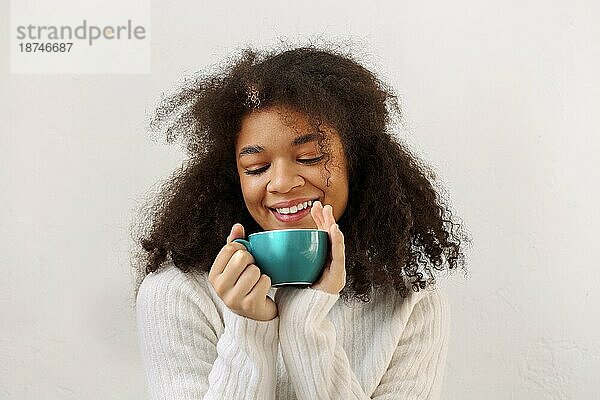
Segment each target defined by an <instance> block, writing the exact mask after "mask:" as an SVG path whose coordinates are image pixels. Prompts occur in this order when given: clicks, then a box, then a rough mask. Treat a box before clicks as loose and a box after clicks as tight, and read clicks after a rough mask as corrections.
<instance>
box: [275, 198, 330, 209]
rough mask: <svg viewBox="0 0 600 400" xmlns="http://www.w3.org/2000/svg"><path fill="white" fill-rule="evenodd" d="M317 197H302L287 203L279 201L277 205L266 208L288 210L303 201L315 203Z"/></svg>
mask: <svg viewBox="0 0 600 400" xmlns="http://www.w3.org/2000/svg"><path fill="white" fill-rule="evenodd" d="M318 199H319V197H303V198H301V199H296V200H289V201H280V202H279V203H275V204H271V205H270V206H268V207H269V208H290V207H292V206H295V205H298V204H300V203H304V202H305V201H309V200H314V201H317V200H318Z"/></svg>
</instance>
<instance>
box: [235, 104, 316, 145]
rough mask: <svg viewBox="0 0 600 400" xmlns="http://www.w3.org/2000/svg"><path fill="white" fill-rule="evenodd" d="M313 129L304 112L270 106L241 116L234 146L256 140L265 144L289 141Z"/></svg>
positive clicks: (253, 142)
mask: <svg viewBox="0 0 600 400" xmlns="http://www.w3.org/2000/svg"><path fill="white" fill-rule="evenodd" d="M315 131H316V129H314V128H313V127H312V126H311V124H310V121H309V119H308V118H307V117H306V116H305V115H304V114H302V113H299V112H296V111H292V110H288V109H284V108H281V107H271V108H268V109H265V110H261V111H254V112H253V113H251V114H248V115H246V116H244V117H243V118H242V123H241V127H240V132H239V134H238V137H237V141H236V147H237V148H239V147H242V146H244V145H247V144H257V143H258V142H262V144H265V145H269V144H270V143H273V142H280V141H285V142H291V141H292V140H293V139H294V138H296V137H297V136H299V135H301V134H306V133H311V132H315ZM278 144H280V143H278Z"/></svg>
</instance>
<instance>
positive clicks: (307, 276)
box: [234, 229, 329, 287]
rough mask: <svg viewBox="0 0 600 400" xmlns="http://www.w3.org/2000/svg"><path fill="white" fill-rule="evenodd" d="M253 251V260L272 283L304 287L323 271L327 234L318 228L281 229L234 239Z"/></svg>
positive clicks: (327, 240) (273, 284) (327, 244)
mask: <svg viewBox="0 0 600 400" xmlns="http://www.w3.org/2000/svg"><path fill="white" fill-rule="evenodd" d="M234 242H238V243H241V244H243V245H244V246H245V247H246V249H247V250H248V252H250V254H252V256H253V257H254V260H255V264H256V266H257V267H258V268H260V270H261V272H262V273H263V274H266V275H268V276H269V277H270V278H271V285H272V286H273V287H278V286H285V285H289V286H298V287H307V286H310V285H311V284H313V283H314V282H316V281H317V279H318V278H319V277H320V276H321V272H322V271H323V266H324V265H325V260H326V259H327V252H328V249H329V237H328V234H327V231H324V230H320V229H281V230H273V231H264V232H258V233H253V234H251V235H249V236H248V240H244V239H234Z"/></svg>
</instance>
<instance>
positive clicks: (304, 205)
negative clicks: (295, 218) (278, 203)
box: [275, 200, 313, 214]
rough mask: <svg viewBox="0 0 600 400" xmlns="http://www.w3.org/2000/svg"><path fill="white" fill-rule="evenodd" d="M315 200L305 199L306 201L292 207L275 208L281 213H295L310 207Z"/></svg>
mask: <svg viewBox="0 0 600 400" xmlns="http://www.w3.org/2000/svg"><path fill="white" fill-rule="evenodd" d="M312 203H313V201H312V200H309V201H305V202H304V203H300V204H297V205H295V206H292V207H289V208H288V207H285V208H276V209H275V210H277V212H278V213H279V214H295V213H297V212H298V211H300V210H304V209H305V208H307V207H310V206H311V205H312Z"/></svg>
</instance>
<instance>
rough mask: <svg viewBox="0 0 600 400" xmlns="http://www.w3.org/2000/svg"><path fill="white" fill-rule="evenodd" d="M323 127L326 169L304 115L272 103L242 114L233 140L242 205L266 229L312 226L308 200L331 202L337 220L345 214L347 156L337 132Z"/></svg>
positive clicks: (313, 226) (315, 138)
mask: <svg viewBox="0 0 600 400" xmlns="http://www.w3.org/2000/svg"><path fill="white" fill-rule="evenodd" d="M326 128H327V129H326V135H327V136H328V137H329V138H330V140H329V152H330V157H331V158H330V160H329V162H328V163H327V169H328V170H329V172H328V171H327V170H325V157H324V156H323V154H322V153H321V152H320V151H319V146H318V142H317V140H318V138H319V137H318V136H317V135H318V132H316V133H315V130H313V128H312V127H311V125H310V123H309V122H308V119H307V118H306V116H305V115H303V114H301V113H298V112H295V111H292V110H289V109H286V108H282V107H270V108H267V109H264V110H259V111H255V112H253V113H251V114H248V115H246V116H245V117H244V118H243V119H242V125H241V129H240V132H239V135H238V138H237V142H236V146H235V152H236V160H237V169H238V174H239V177H240V183H241V189H242V193H243V196H244V201H245V202H246V207H247V208H248V211H249V212H250V214H251V215H252V218H254V220H255V221H256V222H257V223H258V224H259V225H260V226H261V227H262V228H263V229H264V230H276V229H289V228H316V227H317V225H316V224H315V222H314V221H313V219H312V217H311V215H310V205H308V204H307V203H306V202H308V201H313V200H319V201H320V202H321V203H322V204H323V205H326V204H330V205H331V206H332V207H333V215H334V217H335V219H336V220H339V219H340V217H341V216H342V215H343V213H344V210H345V209H346V204H347V203H348V173H347V167H346V165H347V164H346V158H345V156H344V151H343V147H342V143H341V140H340V138H339V136H338V134H337V132H335V130H334V129H332V128H330V127H327V126H326ZM329 173H330V174H331V175H329ZM328 176H329V186H327V185H326V180H327V177H328ZM300 204H301V205H300ZM299 205H300V206H299Z"/></svg>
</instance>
